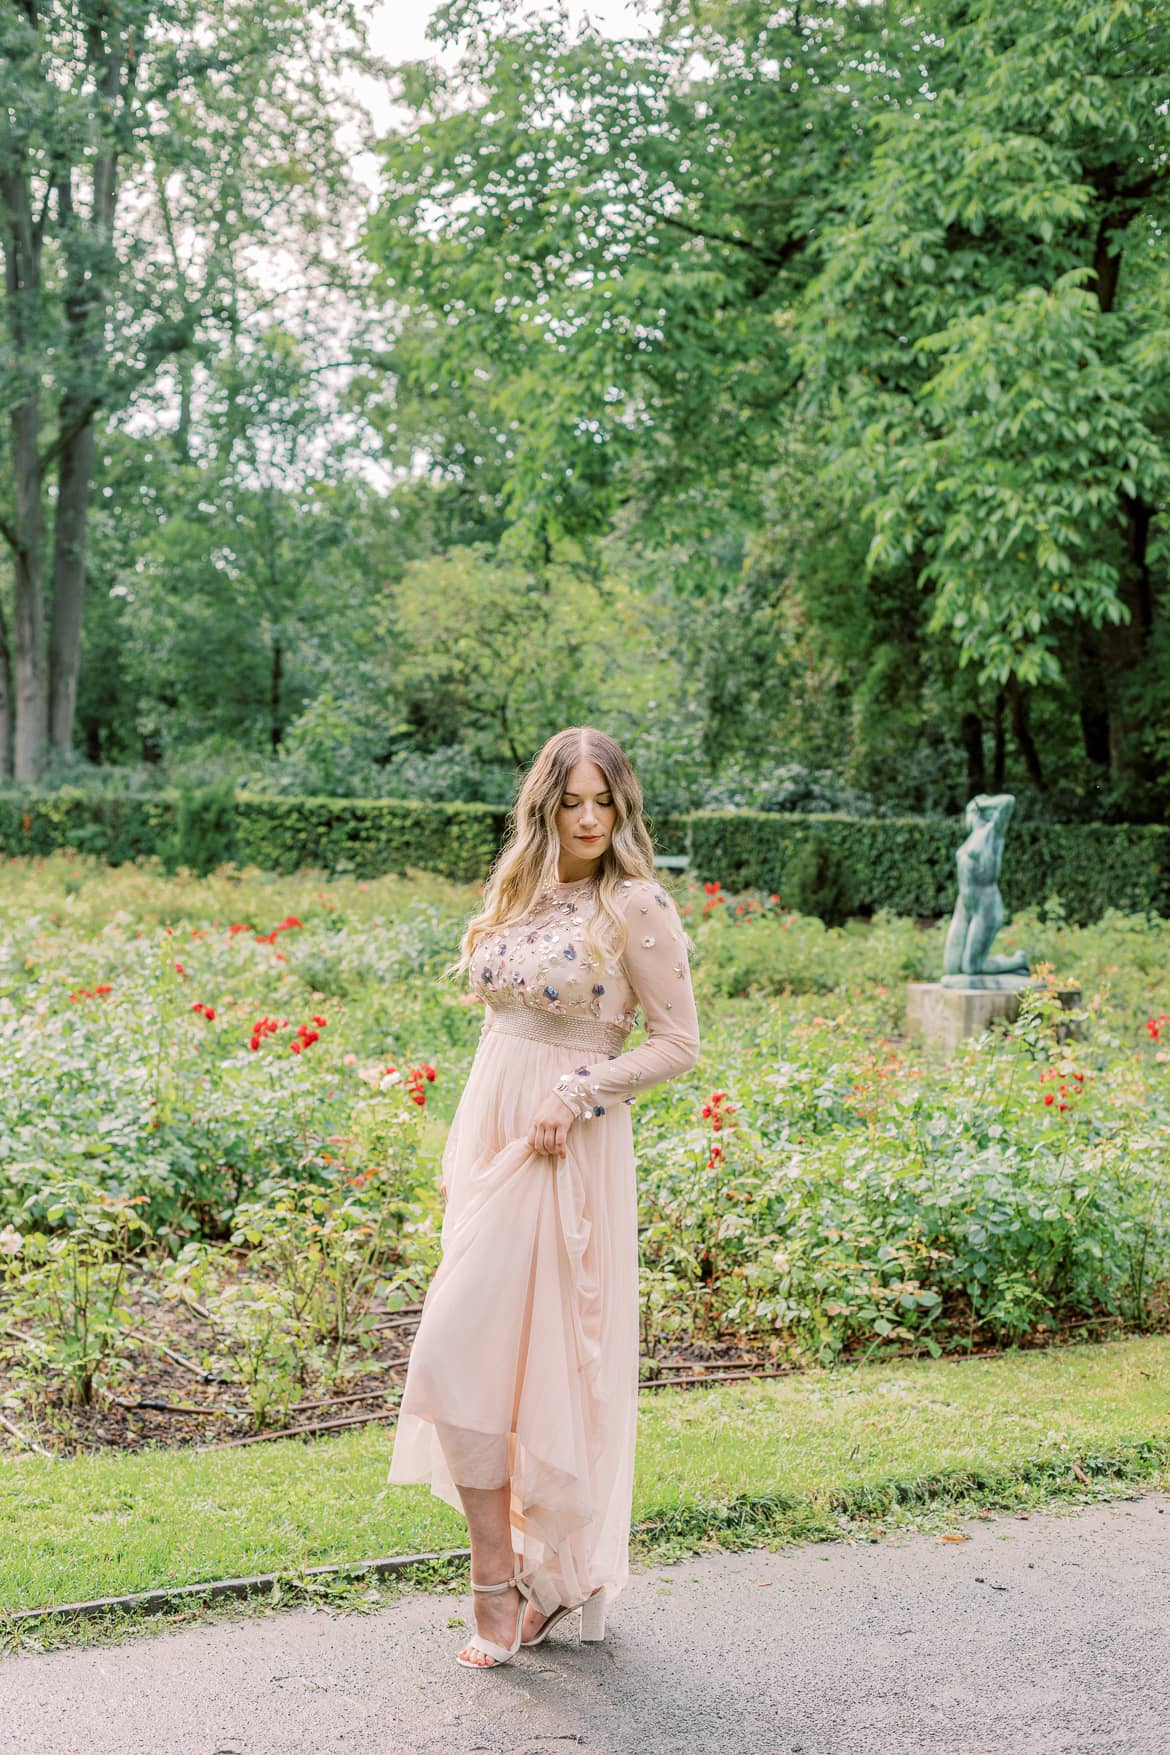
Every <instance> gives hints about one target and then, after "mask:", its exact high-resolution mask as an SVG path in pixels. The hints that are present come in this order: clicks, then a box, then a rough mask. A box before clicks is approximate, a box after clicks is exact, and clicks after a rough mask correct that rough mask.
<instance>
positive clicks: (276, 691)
mask: <svg viewBox="0 0 1170 1755" xmlns="http://www.w3.org/2000/svg"><path fill="white" fill-rule="evenodd" d="M283 675H284V648H283V646H282V645H281V643H280V638H279V636H278V637H277V638H276V639H275V640H274V641H273V642H272V688H271V700H270V703H269V732H268V737H269V742H270V743H271V745H272V753H273V755H275V754H276V752H277V750H278V749H279V748H280V739H281V735H282V729H281V723H280V689H281V681H282V678H283Z"/></svg>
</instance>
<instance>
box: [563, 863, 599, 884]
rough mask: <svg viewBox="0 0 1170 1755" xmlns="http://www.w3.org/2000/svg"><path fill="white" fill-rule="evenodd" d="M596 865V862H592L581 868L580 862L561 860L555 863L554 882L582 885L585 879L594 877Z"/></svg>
mask: <svg viewBox="0 0 1170 1755" xmlns="http://www.w3.org/2000/svg"><path fill="white" fill-rule="evenodd" d="M597 863H598V862H597V861H596V860H592V861H590V863H589V864H588V865H586V866H582V863H581V861H580V860H575V859H561V860H559V861H558V862H557V876H556V881H557V883H559V884H579V883H583V882H584V881H585V879H586V878H591V877H593V876H595V874H596V872H597Z"/></svg>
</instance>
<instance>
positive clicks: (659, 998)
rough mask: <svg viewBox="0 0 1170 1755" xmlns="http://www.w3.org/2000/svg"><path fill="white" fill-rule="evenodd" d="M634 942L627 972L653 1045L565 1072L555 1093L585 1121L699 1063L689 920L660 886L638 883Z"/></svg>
mask: <svg viewBox="0 0 1170 1755" xmlns="http://www.w3.org/2000/svg"><path fill="white" fill-rule="evenodd" d="M625 918H626V924H627V926H628V928H629V939H628V942H627V945H626V949H625V951H624V953H623V955H622V968H623V971H624V973H625V975H626V978H627V980H628V981H629V984H630V987H631V989H632V991H633V994H634V998H635V999H636V1000H637V1003H638V1005H639V1006H640V1007H641V1009H642V1017H643V1021H644V1023H645V1026H646V1040H645V1041H644V1042H640V1043H639V1044H638V1046H637V1047H636V1048H631V1049H628V1050H627V1051H626V1053H624V1054H618V1055H614V1056H613V1057H612V1058H603V1059H597V1060H592V1061H588V1062H586V1061H585V1060H584V1059H582V1060H581V1061H580V1062H579V1063H577V1064H575V1065H574V1066H573V1067H572V1068H570V1070H569V1071H567V1072H565V1073H562V1075H561V1077H560V1078H559V1079H558V1080H557V1083H556V1085H555V1086H554V1089H555V1091H556V1093H557V1096H558V1097H562V1098H563V1099H564V1100H565V1102H566V1103H567V1104H568V1105H569V1107H570V1108H571V1109H572V1111H573V1114H574V1115H575V1116H576V1117H577V1118H578V1119H579V1120H581V1121H590V1120H592V1119H593V1117H594V1116H595V1115H604V1113H605V1105H606V1102H607V1101H609V1100H612V1099H614V1098H617V1097H621V1098H622V1099H623V1100H624V1101H626V1102H631V1101H632V1100H633V1096H634V1095H635V1094H636V1092H638V1091H645V1090H648V1089H649V1088H650V1086H651V1085H659V1084H662V1083H663V1082H664V1081H665V1080H667V1079H672V1078H675V1077H677V1075H678V1074H679V1073H683V1072H686V1071H687V1070H688V1069H689V1068H690V1067H692V1066H694V1064H695V1062H696V1061H697V1060H698V1058H699V1020H698V1014H697V1012H696V1009H695V995H694V990H693V988H692V986H691V972H690V964H689V961H688V958H687V947H686V940H685V938H684V936H683V931H682V922H681V920H680V919H679V914H678V909H677V908H676V906H675V904H674V902H673V900H672V899H671V898H670V897H669V896H668V895H667V894H666V892H665V891H664V890H663V889H662V888H661V886H660V885H659V884H657V883H654V882H653V881H651V880H648V879H645V878H635V879H633V880H631V882H630V885H629V889H628V891H627V902H626V907H625Z"/></svg>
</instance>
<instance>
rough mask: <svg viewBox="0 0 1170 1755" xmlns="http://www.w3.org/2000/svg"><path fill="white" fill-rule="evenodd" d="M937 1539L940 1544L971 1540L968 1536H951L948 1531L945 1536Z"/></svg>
mask: <svg viewBox="0 0 1170 1755" xmlns="http://www.w3.org/2000/svg"><path fill="white" fill-rule="evenodd" d="M938 1539H939V1541H940V1542H969V1541H970V1540H971V1538H970V1536H955V1535H952V1534H951V1533H950V1531H949V1530H948V1532H947V1534H946V1535H945V1536H940V1537H939V1538H938Z"/></svg>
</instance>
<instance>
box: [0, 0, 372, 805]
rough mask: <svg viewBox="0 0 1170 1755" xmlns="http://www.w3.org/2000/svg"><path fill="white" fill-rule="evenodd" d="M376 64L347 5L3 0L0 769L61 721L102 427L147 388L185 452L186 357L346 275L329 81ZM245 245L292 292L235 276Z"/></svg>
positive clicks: (69, 725) (342, 171)
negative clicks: (166, 408) (7, 565)
mask: <svg viewBox="0 0 1170 1755" xmlns="http://www.w3.org/2000/svg"><path fill="white" fill-rule="evenodd" d="M367 63H368V57H366V56H365V54H364V49H363V43H362V35H361V30H360V28H359V26H358V24H357V21H356V13H355V10H354V8H353V6H352V5H351V4H350V3H349V0H327V4H324V5H309V4H308V3H307V0H292V3H291V4H290V3H286V0H257V3H256V4H254V5H250V6H248V7H242V8H241V7H237V6H234V5H231V4H229V3H228V0H120V3H119V4H117V5H114V4H112V3H111V0H81V3H80V4H79V5H76V6H65V5H62V4H59V3H58V0H46V3H44V4H37V3H36V0H17V3H8V0H6V3H5V4H4V5H3V7H2V8H0V71H2V74H3V81H4V87H3V100H2V102H0V252H2V254H3V258H4V265H5V291H4V299H3V305H2V306H0V402H2V404H3V409H4V414H5V417H6V420H5V432H4V437H3V439H2V440H0V444H2V445H4V447H5V449H4V462H5V464H6V465H7V467H6V468H5V470H4V475H5V476H6V477H7V479H8V481H9V482H10V484H11V486H10V490H5V491H4V493H3V494H0V535H2V536H3V538H4V540H5V542H6V543H7V546H8V551H9V554H10V557H11V561H12V599H11V610H10V611H9V610H8V609H7V608H6V606H5V604H4V603H3V601H2V600H0V773H9V772H12V773H14V774H15V777H16V778H17V779H26V780H29V779H35V778H37V776H38V775H39V774H40V773H41V771H42V769H43V766H44V762H45V759H46V753H47V750H48V748H49V747H50V746H51V747H53V748H54V749H57V750H67V749H68V748H69V746H70V743H71V740H72V732H73V720H74V710H75V701H76V690H77V680H78V658H79V650H80V636H81V627H82V609H83V597H84V584H85V575H86V558H87V546H88V531H87V517H88V511H89V504H90V496H91V486H92V482H93V478H94V472H95V448H96V444H97V437H98V431H99V425H100V424H101V423H105V422H108V421H109V420H111V419H112V418H113V417H114V416H116V415H125V414H126V413H127V412H135V411H139V412H141V411H142V410H144V409H145V408H146V407H147V406H148V404H149V398H150V395H151V393H152V390H153V392H154V394H155V395H157V396H159V397H160V399H162V400H165V399H169V400H170V401H172V402H173V403H176V404H177V440H178V446H179V451H180V454H181V453H182V450H183V447H184V444H185V441H186V437H187V434H188V432H189V429H190V422H191V416H192V409H193V404H194V401H195V399H196V398H197V396H198V391H199V376H198V364H199V361H200V359H201V358H202V359H204V360H206V359H214V358H216V357H217V356H218V355H220V354H221V353H223V352H230V350H231V348H232V347H233V345H234V344H235V342H236V341H237V340H238V338H239V337H240V336H241V335H242V334H244V333H245V332H246V331H247V330H248V329H249V326H250V325H254V324H255V322H256V320H257V317H258V314H259V313H260V312H261V311H262V310H265V309H266V310H268V312H269V316H268V318H267V320H268V321H271V310H272V307H273V305H274V304H279V303H281V302H282V301H283V302H286V303H287V302H288V300H289V298H291V299H292V301H293V302H299V304H300V307H301V308H302V309H303V308H305V307H306V305H308V306H309V307H312V306H313V305H315V306H316V308H317V309H318V311H319V310H320V308H321V307H322V305H323V304H325V302H326V299H327V294H328V291H329V289H331V288H333V287H335V286H337V285H338V283H339V281H341V280H343V279H345V278H346V277H347V276H348V269H347V270H345V271H344V273H343V270H342V268H341V266H339V260H340V259H339V254H338V249H337V242H338V238H339V236H342V235H343V233H344V225H345V223H346V222H347V220H348V221H350V222H352V219H353V216H354V213H355V211H356V210H355V206H354V197H353V186H352V183H351V179H350V171H349V149H346V148H344V147H343V145H342V143H341V142H340V141H339V139H338V137H337V136H338V129H339V126H340V125H341V124H342V123H343V122H344V120H345V119H346V116H347V113H348V118H349V120H350V122H351V125H352V123H353V118H354V115H355V114H356V112H354V111H353V109H352V106H350V105H349V104H348V103H347V101H346V100H345V99H344V98H343V96H342V95H341V94H340V92H339V89H338V88H339V85H340V82H341V77H342V75H344V74H345V73H346V72H347V71H350V70H352V69H353V68H354V67H355V66H358V65H365V64H367ZM260 244H263V246H264V247H265V250H266V252H267V260H268V261H269V262H270V263H281V258H282V253H284V254H285V257H286V260H287V259H288V258H291V260H292V261H293V262H295V264H296V265H297V278H298V281H299V283H300V284H299V286H298V287H297V288H296V289H293V290H290V289H289V288H288V287H287V286H285V287H284V288H278V287H275V286H274V284H273V275H271V274H270V276H269V281H268V284H261V282H260V280H259V278H258V276H257V274H256V272H254V271H253V272H251V273H249V272H248V271H245V269H244V266H243V265H244V263H245V261H246V259H247V253H248V252H249V250H253V251H254V250H255V248H256V246H258V245H260ZM283 271H284V270H283V268H281V269H280V270H276V271H274V273H275V278H276V279H279V278H280V274H281V272H283ZM284 278H285V280H286V281H287V279H288V276H287V273H285V275H284ZM168 371H169V372H170V376H169V378H168V379H166V382H165V386H164V385H163V382H162V379H163V375H164V374H165V373H166V372H168ZM10 627H11V632H9V628H10ZM46 633H47V639H46Z"/></svg>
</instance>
